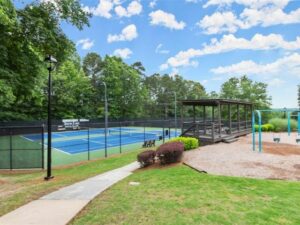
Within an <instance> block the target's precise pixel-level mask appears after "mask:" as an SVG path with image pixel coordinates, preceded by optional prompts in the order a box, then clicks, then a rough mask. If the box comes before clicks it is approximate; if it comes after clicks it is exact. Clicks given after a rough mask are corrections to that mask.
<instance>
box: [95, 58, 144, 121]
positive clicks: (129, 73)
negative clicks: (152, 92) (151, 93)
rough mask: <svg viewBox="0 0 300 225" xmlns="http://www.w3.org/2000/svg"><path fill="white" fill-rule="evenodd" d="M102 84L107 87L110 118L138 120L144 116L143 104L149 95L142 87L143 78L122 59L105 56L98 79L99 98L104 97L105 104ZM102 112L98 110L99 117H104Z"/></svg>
mask: <svg viewBox="0 0 300 225" xmlns="http://www.w3.org/2000/svg"><path fill="white" fill-rule="evenodd" d="M102 82H105V83H106V85H107V92H108V100H109V116H110V118H116V119H120V118H122V119H126V118H137V117H139V116H140V115H141V114H142V110H143V107H142V104H141V102H143V100H144V99H146V97H147V96H146V94H147V93H146V89H145V87H144V86H143V85H142V77H141V75H140V74H139V73H138V72H137V71H136V70H135V69H133V68H132V67H131V66H128V65H127V64H126V63H124V62H123V61H122V59H121V58H118V57H115V56H113V57H111V56H105V58H104V60H103V67H102V70H101V76H99V77H97V82H96V84H97V87H96V93H97V96H102V99H100V100H102V102H103V100H104V98H103V97H104V88H103V84H102ZM99 105H100V104H99ZM101 105H102V106H103V105H104V104H101ZM102 108H103V107H102ZM102 112H103V109H101V108H98V109H97V114H98V116H102V115H103V113H102Z"/></svg>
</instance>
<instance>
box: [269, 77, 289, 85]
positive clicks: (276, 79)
mask: <svg viewBox="0 0 300 225" xmlns="http://www.w3.org/2000/svg"><path fill="white" fill-rule="evenodd" d="M285 83H286V82H285V81H284V80H281V79H279V78H274V79H272V80H270V81H268V85H269V86H272V87H280V86H282V85H283V84H285Z"/></svg>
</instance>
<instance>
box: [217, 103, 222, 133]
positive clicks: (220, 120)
mask: <svg viewBox="0 0 300 225" xmlns="http://www.w3.org/2000/svg"><path fill="white" fill-rule="evenodd" d="M221 114H222V112H221V104H220V102H218V117H219V118H218V124H219V137H221V131H222V119H221V118H222V115H221Z"/></svg>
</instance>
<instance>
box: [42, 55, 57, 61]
mask: <svg viewBox="0 0 300 225" xmlns="http://www.w3.org/2000/svg"><path fill="white" fill-rule="evenodd" d="M45 62H50V63H57V60H56V59H55V58H54V57H53V56H52V55H48V56H46V57H45Z"/></svg>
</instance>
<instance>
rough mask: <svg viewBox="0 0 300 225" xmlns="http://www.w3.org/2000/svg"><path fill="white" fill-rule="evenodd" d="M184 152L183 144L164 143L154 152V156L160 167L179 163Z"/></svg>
mask: <svg viewBox="0 0 300 225" xmlns="http://www.w3.org/2000/svg"><path fill="white" fill-rule="evenodd" d="M183 151H184V144H183V143H181V142H169V143H165V144H163V145H161V146H159V148H158V149H157V151H156V156H157V158H158V159H159V161H160V163H161V164H162V165H166V164H170V163H175V162H179V161H180V160H181V158H182V154H183Z"/></svg>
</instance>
